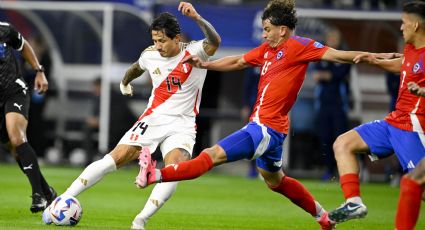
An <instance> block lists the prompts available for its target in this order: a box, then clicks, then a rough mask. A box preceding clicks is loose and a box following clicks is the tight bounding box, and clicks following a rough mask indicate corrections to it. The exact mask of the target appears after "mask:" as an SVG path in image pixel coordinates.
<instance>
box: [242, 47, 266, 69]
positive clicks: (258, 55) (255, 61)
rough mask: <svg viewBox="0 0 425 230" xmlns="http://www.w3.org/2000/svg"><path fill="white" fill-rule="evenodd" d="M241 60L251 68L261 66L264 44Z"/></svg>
mask: <svg viewBox="0 0 425 230" xmlns="http://www.w3.org/2000/svg"><path fill="white" fill-rule="evenodd" d="M243 58H244V60H245V61H246V63H248V64H250V65H252V66H261V65H262V64H263V62H264V44H263V45H261V46H259V47H256V48H254V49H252V50H250V51H249V52H248V53H246V54H245V55H244V56H243Z"/></svg>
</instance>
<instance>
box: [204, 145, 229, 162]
mask: <svg viewBox="0 0 425 230" xmlns="http://www.w3.org/2000/svg"><path fill="white" fill-rule="evenodd" d="M202 152H203V153H206V154H208V156H210V158H211V160H212V162H213V164H214V165H220V164H223V163H225V162H226V161H227V155H226V152H225V151H224V149H223V148H222V147H220V146H219V145H214V146H213V147H211V148H207V149H204V150H203V151H202Z"/></svg>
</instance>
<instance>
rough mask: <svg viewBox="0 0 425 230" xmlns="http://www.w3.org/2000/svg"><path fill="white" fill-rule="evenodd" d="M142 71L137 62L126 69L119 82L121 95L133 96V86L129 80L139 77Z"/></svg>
mask: <svg viewBox="0 0 425 230" xmlns="http://www.w3.org/2000/svg"><path fill="white" fill-rule="evenodd" d="M143 72H144V71H143V70H142V68H140V65H139V62H135V63H133V64H132V65H131V66H130V68H128V69H127V71H126V72H125V75H124V77H123V79H122V80H121V83H120V90H121V93H122V94H123V95H126V96H133V87H132V86H131V85H130V82H131V81H133V80H134V79H136V78H138V77H140V75H142V74H143Z"/></svg>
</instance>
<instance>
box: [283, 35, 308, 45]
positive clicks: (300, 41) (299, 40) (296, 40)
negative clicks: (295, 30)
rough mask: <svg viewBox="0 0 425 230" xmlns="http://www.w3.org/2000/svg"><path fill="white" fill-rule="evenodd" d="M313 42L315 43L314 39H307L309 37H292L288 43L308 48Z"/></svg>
mask: <svg viewBox="0 0 425 230" xmlns="http://www.w3.org/2000/svg"><path fill="white" fill-rule="evenodd" d="M312 41H313V39H311V38H307V37H301V36H291V37H290V38H289V40H288V43H291V44H294V45H301V46H307V45H309V44H310V43H311V42H312Z"/></svg>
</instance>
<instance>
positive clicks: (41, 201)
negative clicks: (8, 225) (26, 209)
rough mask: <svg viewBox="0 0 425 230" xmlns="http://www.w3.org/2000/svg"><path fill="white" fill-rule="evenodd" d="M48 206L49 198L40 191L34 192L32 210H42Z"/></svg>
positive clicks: (34, 211)
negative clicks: (39, 192)
mask: <svg viewBox="0 0 425 230" xmlns="http://www.w3.org/2000/svg"><path fill="white" fill-rule="evenodd" d="M46 207H47V200H46V198H44V197H43V196H42V195H40V194H38V193H34V194H32V204H31V208H30V210H31V212H32V213H36V212H41V211H43V210H44V209H46Z"/></svg>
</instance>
